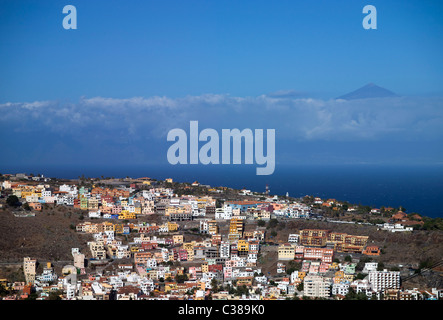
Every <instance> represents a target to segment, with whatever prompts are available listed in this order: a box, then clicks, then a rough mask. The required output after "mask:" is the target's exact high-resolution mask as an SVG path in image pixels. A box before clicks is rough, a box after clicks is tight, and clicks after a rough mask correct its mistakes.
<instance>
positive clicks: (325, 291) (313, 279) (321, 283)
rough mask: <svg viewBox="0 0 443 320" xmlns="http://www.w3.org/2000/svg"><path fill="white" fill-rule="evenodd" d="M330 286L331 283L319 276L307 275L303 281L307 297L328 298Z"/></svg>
mask: <svg viewBox="0 0 443 320" xmlns="http://www.w3.org/2000/svg"><path fill="white" fill-rule="evenodd" d="M329 286H330V281H328V280H326V279H325V278H324V277H322V276H318V275H307V276H306V277H305V278H304V280H303V291H304V295H305V296H307V297H318V298H327V297H329V294H330V292H329Z"/></svg>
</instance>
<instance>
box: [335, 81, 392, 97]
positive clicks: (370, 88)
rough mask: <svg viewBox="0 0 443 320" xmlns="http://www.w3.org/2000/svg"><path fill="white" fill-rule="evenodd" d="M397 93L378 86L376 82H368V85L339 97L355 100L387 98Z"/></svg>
mask: <svg viewBox="0 0 443 320" xmlns="http://www.w3.org/2000/svg"><path fill="white" fill-rule="evenodd" d="M396 96H397V94H395V93H394V92H392V91H390V90H388V89H385V88H382V87H380V86H377V85H376V84H375V83H372V82H371V83H368V84H367V85H365V86H363V87H361V88H359V89H357V90H355V91H352V92H350V93H347V94H345V95H342V96H340V97H338V98H337V99H343V100H354V99H368V98H386V97H396Z"/></svg>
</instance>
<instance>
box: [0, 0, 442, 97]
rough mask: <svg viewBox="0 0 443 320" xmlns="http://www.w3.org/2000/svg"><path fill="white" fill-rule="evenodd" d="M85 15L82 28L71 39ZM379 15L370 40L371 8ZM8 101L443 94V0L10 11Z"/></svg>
mask: <svg viewBox="0 0 443 320" xmlns="http://www.w3.org/2000/svg"><path fill="white" fill-rule="evenodd" d="M65 4H72V5H75V6H76V8H77V11H78V29H77V30H69V31H68V30H64V29H63V28H62V19H63V17H64V15H63V14H62V8H63V6H64V5H65ZM366 4H372V5H374V6H376V8H377V22H378V29H377V30H364V29H363V28H362V24H361V23H362V19H363V17H364V14H363V13H362V8H363V7H364V6H365V5H366ZM0 8H1V10H0V37H1V39H2V41H1V43H0V46H1V47H0V70H2V72H1V77H0V81H1V82H0V99H1V102H22V101H35V100H48V99H50V100H53V99H62V100H65V99H71V100H72V99H73V100H76V99H78V97H81V96H87V97H94V96H105V97H113V98H129V97H133V96H144V97H148V96H155V95H159V96H163V95H165V96H168V97H180V96H185V95H200V94H205V93H215V94H231V95H237V96H256V95H260V94H267V93H270V92H274V91H278V90H297V91H300V92H306V93H309V94H310V95H315V96H321V97H335V96H338V95H341V94H344V93H346V92H349V91H352V90H354V89H356V88H358V87H360V86H363V85H365V84H366V83H369V82H374V83H377V84H378V85H380V86H382V87H386V88H388V89H390V90H392V91H394V92H397V93H400V94H412V95H416V94H441V93H443V92H442V91H443V88H442V83H443V78H442V77H443V72H442V71H443V61H442V60H443V59H442V57H441V52H442V51H443V46H442V40H441V34H443V23H442V20H441V17H442V16H443V5H442V4H441V1H389V0H384V1H368V0H365V1H358V0H356V1H346V0H344V1H337V0H334V1H330V0H328V1H293V0H291V1H246V0H243V1H121V0H120V1H112V0H111V1H98V0H96V1H69V2H66V3H65V2H63V1H17V0H14V1H1V2H0Z"/></svg>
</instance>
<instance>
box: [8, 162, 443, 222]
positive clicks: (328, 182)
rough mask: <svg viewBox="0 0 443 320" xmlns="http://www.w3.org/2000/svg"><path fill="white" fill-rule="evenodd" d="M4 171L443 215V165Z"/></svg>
mask: <svg viewBox="0 0 443 320" xmlns="http://www.w3.org/2000/svg"><path fill="white" fill-rule="evenodd" d="M0 172H1V173H18V172H23V173H28V174H29V173H34V174H37V173H41V174H44V175H45V176H48V177H58V178H69V179H74V178H78V177H79V176H81V175H84V176H85V177H101V176H104V177H116V178H118V177H126V176H129V177H132V178H138V177H150V178H154V179H166V178H173V179H174V181H178V182H194V181H198V182H200V183H201V184H207V185H211V186H214V187H216V186H227V187H232V188H238V189H241V188H245V189H249V190H252V191H258V192H264V191H265V188H266V185H268V186H269V189H270V193H271V194H277V195H285V194H286V192H288V193H289V195H290V196H292V197H302V196H305V195H312V196H318V197H321V198H323V199H324V198H334V199H337V200H340V201H348V202H350V203H353V204H362V205H368V206H372V207H377V208H379V207H381V206H385V207H387V206H390V207H399V206H402V207H404V208H406V212H407V213H411V212H417V213H420V214H422V215H425V216H428V217H443V166H375V165H330V166H314V165H312V166H309V165H305V166H291V165H277V166H276V168H275V172H274V174H272V175H269V176H257V175H256V167H255V165H208V166H204V165H175V166H173V165H156V166H148V165H146V166H140V165H137V166H47V167H29V166H2V167H0Z"/></svg>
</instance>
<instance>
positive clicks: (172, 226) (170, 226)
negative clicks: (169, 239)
mask: <svg viewBox="0 0 443 320" xmlns="http://www.w3.org/2000/svg"><path fill="white" fill-rule="evenodd" d="M167 225H168V231H169V232H174V231H177V230H178V223H175V222H168V224H167Z"/></svg>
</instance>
